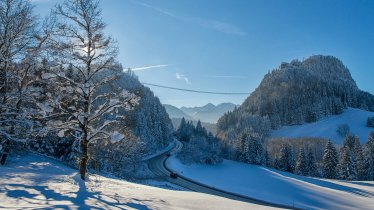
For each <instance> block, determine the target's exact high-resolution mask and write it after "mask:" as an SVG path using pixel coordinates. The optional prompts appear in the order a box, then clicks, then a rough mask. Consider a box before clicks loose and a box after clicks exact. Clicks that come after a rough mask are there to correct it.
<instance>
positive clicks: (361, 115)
mask: <svg viewBox="0 0 374 210" xmlns="http://www.w3.org/2000/svg"><path fill="white" fill-rule="evenodd" d="M373 116H374V112H368V111H364V110H361V109H353V108H348V109H345V110H344V112H343V113H342V114H340V115H336V116H331V117H326V118H323V119H321V120H319V121H317V122H314V123H307V124H303V125H294V126H283V127H282V128H280V129H278V130H275V131H273V132H272V134H271V136H272V137H291V138H296V137H322V138H326V139H330V140H331V141H333V142H334V143H337V144H340V143H342V141H343V138H342V137H340V136H339V135H338V134H337V132H336V129H337V127H338V125H341V124H347V125H348V126H349V127H350V130H351V133H352V134H354V135H357V136H358V137H359V138H360V142H361V143H364V142H366V141H367V138H368V135H369V133H370V131H374V128H368V127H366V122H367V118H368V117H373Z"/></svg>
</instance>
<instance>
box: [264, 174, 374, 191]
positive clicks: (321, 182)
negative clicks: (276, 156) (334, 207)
mask: <svg viewBox="0 0 374 210" xmlns="http://www.w3.org/2000/svg"><path fill="white" fill-rule="evenodd" d="M268 170H270V171H272V172H273V173H275V174H279V175H282V176H284V177H288V178H292V179H295V180H299V181H302V182H307V183H309V184H313V185H317V186H320V187H325V188H329V189H333V190H338V191H343V192H348V193H351V194H355V195H359V196H364V197H374V190H373V191H367V190H363V189H359V188H355V187H350V186H345V185H340V184H337V183H334V182H329V181H325V180H322V179H319V178H312V177H305V176H299V175H295V174H291V173H287V172H280V171H277V170H274V169H268ZM343 182H346V183H351V184H361V185H364V183H359V182H348V181H343ZM366 184H369V185H370V186H373V184H370V183H366ZM366 186H367V185H366Z"/></svg>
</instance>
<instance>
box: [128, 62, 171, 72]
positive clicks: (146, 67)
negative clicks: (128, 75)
mask: <svg viewBox="0 0 374 210" xmlns="http://www.w3.org/2000/svg"><path fill="white" fill-rule="evenodd" d="M168 66H170V64H162V65H154V66H143V67H138V68H130V69H131V71H142V70H147V69H153V68H163V67H168Z"/></svg>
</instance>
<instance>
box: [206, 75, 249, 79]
mask: <svg viewBox="0 0 374 210" xmlns="http://www.w3.org/2000/svg"><path fill="white" fill-rule="evenodd" d="M207 77H210V78H228V79H248V76H245V75H208V76H207Z"/></svg>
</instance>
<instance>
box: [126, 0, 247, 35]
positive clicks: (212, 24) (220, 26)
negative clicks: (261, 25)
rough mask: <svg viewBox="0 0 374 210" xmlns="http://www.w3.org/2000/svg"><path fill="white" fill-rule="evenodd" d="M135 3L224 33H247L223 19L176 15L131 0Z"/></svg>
mask: <svg viewBox="0 0 374 210" xmlns="http://www.w3.org/2000/svg"><path fill="white" fill-rule="evenodd" d="M133 2H134V3H135V4H138V5H141V6H143V7H147V8H150V9H152V10H154V11H157V12H159V13H161V14H164V15H167V16H169V17H172V18H175V19H178V20H181V21H184V22H189V23H195V24H197V25H200V26H202V27H205V28H210V29H213V30H216V31H219V32H222V33H225V34H231V35H237V36H245V35H247V33H246V32H244V31H243V30H242V29H240V28H239V27H238V26H236V25H234V24H231V23H227V22H223V21H218V20H211V19H206V18H200V17H192V16H180V15H176V14H174V13H171V12H169V11H166V10H164V9H161V8H158V7H155V6H152V5H150V4H146V3H144V2H140V1H133Z"/></svg>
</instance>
